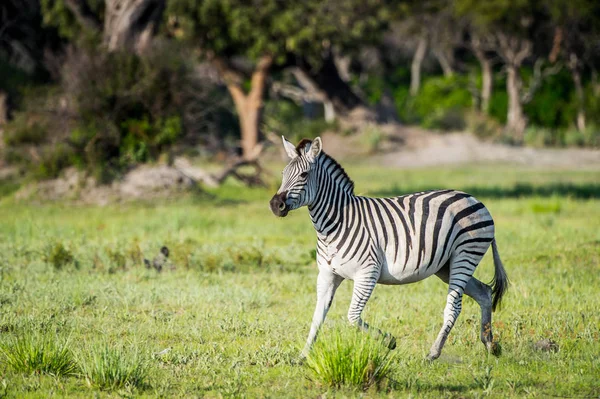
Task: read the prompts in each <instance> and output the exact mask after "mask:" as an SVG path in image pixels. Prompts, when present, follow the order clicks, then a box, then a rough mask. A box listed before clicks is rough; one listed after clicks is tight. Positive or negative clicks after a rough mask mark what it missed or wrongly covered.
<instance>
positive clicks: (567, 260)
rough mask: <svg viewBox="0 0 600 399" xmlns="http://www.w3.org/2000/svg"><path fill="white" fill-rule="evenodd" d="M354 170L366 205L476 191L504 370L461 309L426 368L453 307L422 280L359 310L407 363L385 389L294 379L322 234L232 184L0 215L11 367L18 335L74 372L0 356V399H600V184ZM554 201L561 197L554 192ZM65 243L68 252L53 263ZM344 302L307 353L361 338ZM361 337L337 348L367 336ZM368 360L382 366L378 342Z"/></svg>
mask: <svg viewBox="0 0 600 399" xmlns="http://www.w3.org/2000/svg"><path fill="white" fill-rule="evenodd" d="M347 169H348V171H349V173H350V175H351V176H352V177H353V178H354V180H355V182H356V187H357V192H358V193H361V194H369V195H373V194H375V193H378V192H384V191H385V190H391V189H394V186H395V185H396V186H397V188H400V189H401V190H402V191H406V192H410V191H414V190H418V189H426V188H439V187H452V188H456V189H468V188H469V187H475V188H478V189H479V193H481V194H483V196H480V197H479V199H480V200H482V201H483V202H484V203H485V204H486V206H487V207H488V208H489V209H490V211H491V213H492V215H493V217H494V220H495V222H496V233H497V241H498V246H499V251H500V255H501V256H502V260H503V262H504V265H505V267H506V270H507V273H508V276H509V278H510V280H511V287H510V289H509V291H508V294H507V296H506V297H505V299H504V301H503V306H502V309H501V310H500V311H498V312H496V313H494V315H493V327H494V335H495V339H497V340H498V341H499V342H501V344H502V348H503V351H502V355H501V356H500V357H498V358H496V357H494V356H491V355H488V354H487V352H486V350H485V348H484V346H483V345H482V344H481V342H480V340H479V320H480V309H479V307H478V305H477V304H476V303H475V302H474V301H473V300H471V299H469V298H466V299H465V300H464V303H463V308H462V309H463V310H462V313H461V315H460V317H459V318H458V320H457V322H456V325H455V326H454V328H453V330H452V332H451V333H450V336H449V338H448V341H447V343H446V345H445V347H444V351H443V353H442V356H441V357H440V358H439V359H438V360H437V361H435V362H433V363H431V364H429V363H427V362H426V361H424V358H425V356H426V355H427V353H428V351H429V348H430V346H431V344H432V343H433V341H434V340H435V337H436V335H437V333H438V331H439V328H440V326H441V323H442V319H443V309H444V305H445V301H446V294H447V285H445V284H444V283H443V282H441V281H440V280H439V279H437V278H435V277H432V278H428V279H426V280H424V281H423V282H421V283H417V284H409V285H405V286H377V287H376V289H375V291H374V293H373V295H372V297H371V298H370V300H369V302H368V304H367V307H366V312H365V314H364V319H365V321H366V322H367V323H369V324H370V325H372V326H373V327H377V328H379V329H381V330H382V331H384V332H388V333H390V334H392V335H394V336H395V337H396V339H397V343H398V346H399V348H401V350H400V349H397V350H396V351H393V352H391V354H390V355H389V357H388V358H387V360H386V361H388V360H389V371H390V375H389V377H387V378H382V379H381V380H380V381H381V382H380V383H379V387H378V384H376V383H375V384H373V385H372V386H371V387H370V388H369V389H368V390H367V391H363V386H362V385H361V384H359V385H358V386H355V385H351V384H350V386H349V384H345V383H344V384H340V386H339V387H337V386H336V384H337V383H334V384H331V383H329V382H327V381H331V380H332V378H329V377H326V378H324V379H321V378H320V377H319V376H318V375H317V374H314V373H313V372H311V371H309V370H310V369H309V368H308V366H306V365H304V366H299V365H297V363H296V362H295V360H296V359H297V357H298V356H299V354H300V350H301V348H302V345H303V344H304V341H305V339H306V335H307V334H308V330H309V327H310V321H311V317H312V312H313V310H314V306H315V299H316V298H315V297H316V296H315V279H316V276H317V269H316V266H315V262H314V256H315V253H314V251H315V233H314V230H313V227H312V224H311V222H310V219H309V217H308V215H307V212H306V210H305V209H303V210H299V211H296V212H293V213H291V214H290V215H289V216H288V217H287V218H285V219H277V218H275V217H274V216H273V215H272V214H271V213H270V211H269V209H268V200H269V198H270V196H271V195H272V194H273V192H274V191H273V190H274V188H271V189H251V190H249V189H244V188H241V187H240V186H238V185H235V184H228V185H226V186H225V187H223V188H221V189H219V190H216V191H215V192H214V197H211V198H208V199H206V198H195V197H186V198H181V199H177V200H174V201H171V202H155V203H139V204H121V205H111V206H107V207H91V206H73V205H68V204H48V205H35V206H28V205H24V204H20V205H19V204H14V203H12V202H10V201H5V202H3V203H2V205H0V215H1V217H2V220H1V222H0V237H2V239H1V240H0V344H1V345H2V348H4V352H3V353H5V352H7V350H6V348H8V347H9V345H13V344H11V342H13V341H12V340H17V339H20V338H21V335H22V331H26V330H27V328H28V329H29V330H31V331H34V332H37V333H40V334H45V333H43V332H44V331H48V334H49V337H50V338H51V339H52V341H53V342H54V343H55V345H56V346H57V347H58V348H60V347H61V345H62V343H63V341H62V339H63V338H66V337H68V338H69V339H68V348H69V350H70V351H72V353H73V354H75V364H76V366H77V367H76V369H75V370H74V371H73V372H71V373H69V374H61V375H58V373H56V372H53V373H46V372H41V371H33V372H31V371H23V369H22V368H20V367H16V368H14V367H12V366H11V365H10V364H9V362H8V361H7V360H6V358H5V357H4V355H0V396H1V395H4V393H5V394H6V396H8V397H19V398H27V397H35V398H37V397H50V396H52V395H55V396H58V397H82V398H87V397H94V396H100V397H113V396H115V395H122V396H127V397H130V396H136V395H141V396H150V397H243V396H246V397H276V398H287V397H294V398H296V397H319V396H322V397H361V396H367V397H382V398H383V397H409V396H412V397H424V398H438V397H482V396H484V395H489V396H490V397H510V398H520V397H524V396H536V397H548V396H551V395H553V396H565V397H597V396H599V395H600V388H599V386H598V380H597V376H598V373H597V372H596V371H597V370H600V358H599V357H598V356H597V354H598V353H599V352H600V314H599V313H598V309H600V296H598V287H599V286H600V206H599V201H598V198H599V197H600V195H598V194H595V191H594V190H595V189H596V187H598V183H597V182H598V181H600V178H599V175H598V173H592V172H589V171H588V172H585V171H581V172H580V171H557V172H553V171H528V170H523V169H517V168H510V167H501V168H498V169H497V170H496V169H494V168H479V167H473V168H470V169H469V168H456V169H453V168H448V169H444V170H441V169H431V170H423V171H416V170H411V171H400V170H390V169H383V168H375V167H362V166H361V165H359V164H353V163H350V164H349V165H348V168H347ZM516 182H521V184H522V185H521V186H517V185H516ZM569 182H570V183H569ZM559 183H560V185H559ZM566 183H569V184H571V186H569V185H568V184H566ZM527 184H528V185H529V186H526V185H527ZM572 186H577V187H575V188H573V187H572ZM520 187H521V188H520ZM522 187H533V188H532V189H531V190H529V188H527V189H522ZM556 187H559V188H560V190H563V191H562V192H550V191H552V190H554V189H555V188H556ZM517 189H518V190H517ZM519 190H521V191H520V192H517V191H519ZM565 190H566V191H565ZM569 190H571V191H569ZM582 193H584V194H585V193H587V194H586V195H588V194H589V195H591V198H587V197H585V196H582ZM234 199H236V200H235V201H232V200H234ZM59 244H60V246H61V247H62V248H64V250H65V251H63V250H61V251H56V250H55V249H56V248H57V247H58V246H59ZM162 245H167V246H168V247H169V249H170V252H171V255H170V260H171V261H172V263H173V266H174V270H171V269H170V268H165V269H163V271H162V272H161V273H157V272H156V271H154V270H147V269H146V268H145V267H144V266H143V262H142V261H141V259H142V258H143V257H145V258H148V259H152V258H153V257H154V256H155V255H156V254H157V253H158V251H159V249H160V247H161V246H162ZM67 252H68V256H66V255H67ZM54 254H58V255H60V256H58V255H57V256H54V257H53V256H52V255H54ZM63 255H64V256H63ZM63 260H66V261H63ZM57 264H60V267H56V265H57ZM492 275H493V265H492V261H491V259H490V256H489V255H486V256H485V257H484V260H483V262H482V264H481V266H480V267H478V268H477V271H476V277H477V278H479V279H480V280H482V281H486V282H487V281H489V280H490V279H491V277H492ZM351 295H352V283H351V282H344V283H342V285H341V286H340V287H339V289H338V291H337V293H336V297H335V299H334V301H333V304H332V307H331V309H330V312H329V315H328V317H327V322H326V325H325V328H324V330H323V332H322V334H320V335H319V338H318V340H317V343H316V346H315V349H316V350H317V351H318V348H319V347H320V346H319V345H323V347H324V348H325V349H331V348H335V340H334V337H333V336H332V335H331V334H330V333H331V331H332V324H333V326H335V327H336V328H337V327H339V328H340V331H341V334H342V335H345V334H348V335H349V336H353V334H354V333H355V330H354V329H353V328H352V327H350V326H347V322H346V313H347V310H348V306H349V303H350V299H351ZM24 326H28V327H27V328H24ZM30 327H31V328H30ZM334 331H335V329H334ZM357 334H358V333H357ZM355 338H356V340H355V341H352V342H346V344H348V345H349V346H352V345H358V344H359V343H360V341H359V340H360V339H367V338H368V337H366V336H364V335H363V334H358V335H356V336H355ZM542 339H550V340H552V341H553V342H556V345H557V347H558V350H556V351H551V352H544V351H540V350H537V349H536V346H535V343H536V342H538V341H539V340H542ZM132 342H135V343H137V344H136V345H135V346H132V345H131V343H132ZM375 343H376V342H375ZM10 347H12V346H10ZM38 347H39V345H38ZM353 348H354V349H352V351H351V353H350V354H349V355H348V356H349V358H344V359H340V358H337V359H338V360H332V359H336V354H339V353H343V350H347V349H343V350H339V351H337V350H333V351H330V352H329V353H328V354H327V355H324V357H323V360H327V359H329V360H327V361H330V363H329V364H330V366H327V362H325V361H324V362H323V363H322V364H324V365H325V366H323V367H322V368H327V367H329V368H330V369H332V368H334V366H335V365H336V364H337V365H338V366H339V367H340V368H344V369H345V370H346V371H348V370H360V369H361V367H362V370H363V371H364V370H365V367H364V363H360V362H356V363H349V359H350V357H351V356H359V354H360V353H361V352H360V350H357V349H356V346H353ZM376 348H377V349H379V350H382V351H383V352H382V353H383V354H384V353H385V351H386V349H385V346H383V345H380V344H378V343H377V346H376ZM12 352H14V351H12ZM12 352H11V353H12ZM23 352H31V351H29V350H28V351H23ZM33 352H35V351H33ZM159 353H160V355H158V354H159ZM314 353H318V352H314ZM346 353H347V352H346ZM369 356H371V355H369ZM33 358H35V356H34V357H33ZM349 364H358V365H360V364H362V366H361V367H357V368H356V369H354V368H352V367H354V366H352V367H349ZM366 369H367V370H371V369H369V367H366ZM19 370H21V371H19ZM132 370H133V371H132ZM321 374H322V375H326V374H325V371H324V372H322V373H321ZM354 374H355V375H360V372H359V371H354ZM128 376H129V377H128ZM307 376H308V377H309V378H307ZM559 377H560V378H559ZM367 381H369V379H368V378H367ZM3 392H4V393H3Z"/></svg>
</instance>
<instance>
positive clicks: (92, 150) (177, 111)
mask: <svg viewBox="0 0 600 399" xmlns="http://www.w3.org/2000/svg"><path fill="white" fill-rule="evenodd" d="M179 50H180V49H179V48H177V46H171V45H163V44H161V43H159V42H157V44H155V46H154V47H153V48H152V49H151V50H150V51H148V52H147V53H145V54H144V55H143V56H138V55H136V54H133V53H129V52H119V51H115V52H108V51H105V50H102V49H100V50H99V49H90V48H89V46H87V47H86V46H83V47H82V48H79V49H77V48H70V49H69V50H68V51H67V54H66V56H65V58H64V62H63V67H61V68H60V71H61V79H60V82H59V85H58V86H56V87H50V88H42V89H37V90H35V91H29V92H25V94H24V96H23V100H22V101H21V102H22V104H21V107H20V108H21V109H22V111H21V112H17V113H16V114H15V118H14V120H13V121H12V122H11V123H10V124H9V125H8V126H7V129H6V131H7V133H6V135H5V137H6V143H7V148H6V151H5V153H6V159H7V161H10V162H11V163H14V164H19V165H21V166H23V167H24V168H26V169H27V170H29V171H32V172H33V174H34V177H38V178H48V177H55V176H57V175H58V174H59V173H60V171H61V170H62V169H64V168H65V167H68V166H71V165H73V166H76V167H78V168H80V169H85V170H86V171H87V172H89V173H90V174H91V175H93V176H95V177H96V179H97V180H99V181H100V182H109V181H110V180H112V179H113V178H115V177H118V176H119V175H120V174H121V173H122V172H124V171H126V170H127V169H128V168H130V167H131V166H134V165H136V164H138V163H141V162H150V161H156V160H158V159H159V158H160V156H161V154H163V153H166V152H169V151H171V149H172V147H173V146H174V145H175V144H176V143H177V142H179V141H181V139H182V138H183V137H184V133H188V136H187V137H186V139H187V140H186V143H187V144H192V143H194V140H198V139H199V137H198V135H199V134H200V133H205V132H206V131H211V130H210V129H212V131H214V130H216V129H215V126H216V125H217V124H219V123H221V120H220V119H222V115H221V114H222V113H219V112H217V109H219V107H223V101H221V100H220V99H221V98H226V96H227V95H226V93H224V92H223V93H221V92H219V91H218V90H217V89H215V86H213V85H212V84H211V83H208V82H207V80H206V79H204V80H203V79H201V78H199V77H197V74H194V73H193V71H192V66H191V63H190V61H189V60H188V59H187V58H186V57H184V55H183V54H184V53H185V52H183V51H179ZM190 134H195V135H196V136H190ZM194 137H196V138H194ZM188 147H189V145H188ZM31 154H34V156H32V155H31Z"/></svg>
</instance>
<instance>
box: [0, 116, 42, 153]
mask: <svg viewBox="0 0 600 399" xmlns="http://www.w3.org/2000/svg"><path fill="white" fill-rule="evenodd" d="M45 141H46V126H44V122H43V121H41V120H36V119H32V118H27V116H26V115H25V114H22V113H19V114H17V115H16V117H15V118H14V119H13V120H12V121H11V122H10V124H9V125H8V127H7V129H6V134H5V136H4V143H5V144H6V145H7V146H11V147H14V146H19V145H23V144H32V145H35V144H41V143H43V142H45Z"/></svg>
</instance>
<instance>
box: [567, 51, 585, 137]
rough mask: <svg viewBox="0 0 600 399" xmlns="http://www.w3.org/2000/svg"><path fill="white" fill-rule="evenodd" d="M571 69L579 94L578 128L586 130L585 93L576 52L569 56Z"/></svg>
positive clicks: (576, 92) (577, 93)
mask: <svg viewBox="0 0 600 399" xmlns="http://www.w3.org/2000/svg"><path fill="white" fill-rule="evenodd" d="M569 58H570V59H569V69H570V70H571V76H572V77H573V83H574V85H575V95H576V96H577V120H576V124H577V130H579V131H580V132H581V131H584V130H585V94H584V93H583V85H582V84H581V71H580V70H579V59H578V57H577V55H576V54H575V53H571V54H570V57H569Z"/></svg>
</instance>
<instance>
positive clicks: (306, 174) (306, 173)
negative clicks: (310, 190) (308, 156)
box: [300, 172, 308, 179]
mask: <svg viewBox="0 0 600 399" xmlns="http://www.w3.org/2000/svg"><path fill="white" fill-rule="evenodd" d="M306 176H308V172H302V173H300V177H301V178H303V179H304V178H305V177H306Z"/></svg>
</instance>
